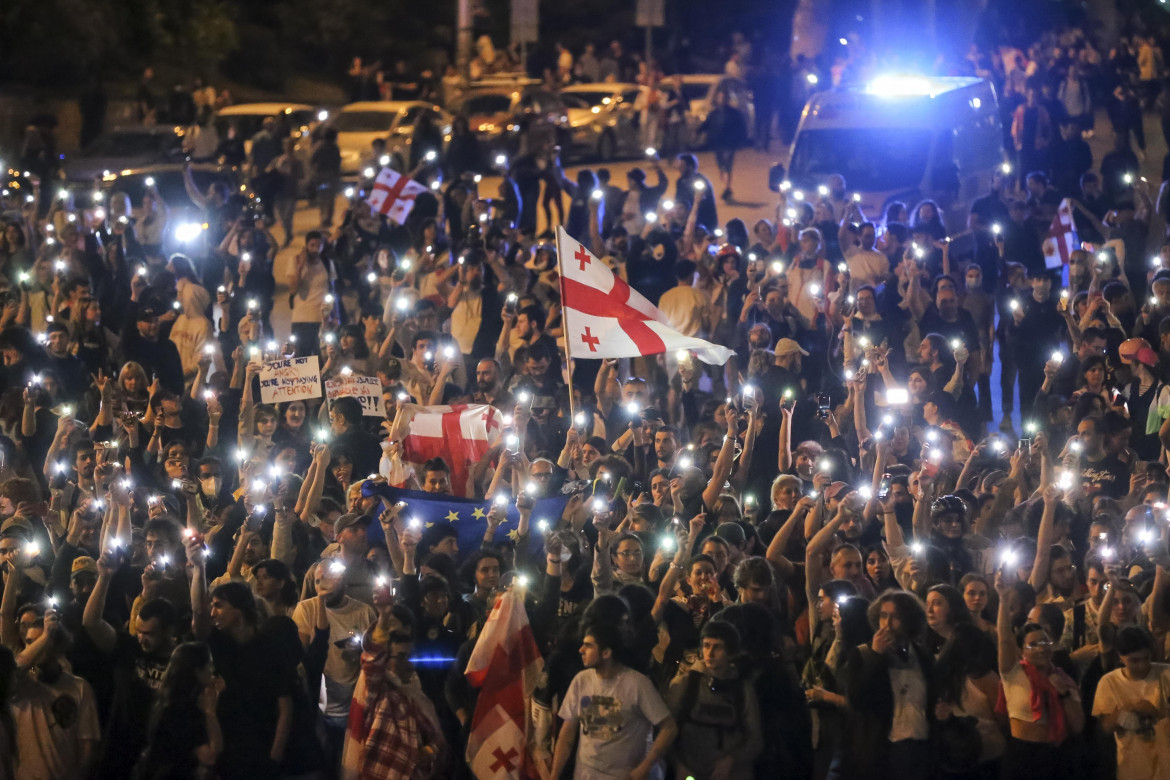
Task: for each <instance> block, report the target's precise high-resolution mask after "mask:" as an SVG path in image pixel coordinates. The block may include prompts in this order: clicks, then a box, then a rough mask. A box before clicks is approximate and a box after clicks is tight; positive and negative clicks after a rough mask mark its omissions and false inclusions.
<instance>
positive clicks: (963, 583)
mask: <svg viewBox="0 0 1170 780" xmlns="http://www.w3.org/2000/svg"><path fill="white" fill-rule="evenodd" d="M959 593H961V594H963V603H964V604H966V605H967V611H968V612H969V613H970V614H971V622H973V623H974V624H975V626H976V627H977V628H979V630H981V631H985V632H987V633H988V634H990V635H991V636H992V637H994V636H995V624H994V623H992V622H991V621H990V620H988V619H987V614H986V613H987V604H988V601H989V596H990V595H991V586H990V585H989V584H988V582H987V577H985V576H983V575H982V574H977V573H975V572H967V573H966V574H964V575H963V578H962V579H961V580H959Z"/></svg>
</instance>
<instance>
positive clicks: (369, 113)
mask: <svg viewBox="0 0 1170 780" xmlns="http://www.w3.org/2000/svg"><path fill="white" fill-rule="evenodd" d="M424 111H430V112H431V113H432V118H433V119H434V122H435V126H436V127H438V128H439V129H440V131H442V133H443V136H444V139H447V138H449V137H450V133H451V116H450V115H449V114H448V113H447V112H446V111H444V110H443V109H441V108H439V107H438V106H436V105H435V104H433V103H426V102H424V101H421V100H371V101H366V102H363V103H350V104H349V105H348V106H345V107H344V108H342V109H341V111H339V112H338V113H337V116H336V117H335V118H334V120H333V127H334V128H335V129H336V130H337V145H338V146H339V147H341V175H342V176H346V177H354V176H361V177H364V173H363V171H362V170H361V169H362V166H363V165H365V164H367V162H368V161H369V158H370V145H371V144H372V143H373V142H374V140H375V139H377V138H384V139H386V154H387V155H389V156H390V159H391V164H392V166H393V167H394V168H395V169H397V170H399V171H404V170H406V165H407V160H408V159H409V157H410V137H411V133H412V132H413V130H414V121H415V119H417V118H418V116H419V114H421V113H422V112H424ZM436 151H441V150H436Z"/></svg>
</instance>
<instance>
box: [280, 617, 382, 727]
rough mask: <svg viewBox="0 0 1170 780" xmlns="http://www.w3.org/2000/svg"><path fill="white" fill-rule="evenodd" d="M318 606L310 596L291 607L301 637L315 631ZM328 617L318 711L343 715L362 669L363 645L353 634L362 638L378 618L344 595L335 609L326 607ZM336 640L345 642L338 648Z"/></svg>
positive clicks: (347, 710) (347, 708)
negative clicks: (323, 671) (354, 638)
mask: <svg viewBox="0 0 1170 780" xmlns="http://www.w3.org/2000/svg"><path fill="white" fill-rule="evenodd" d="M320 608H321V602H320V601H319V600H318V599H309V600H308V601H302V602H301V603H299V604H297V606H296V609H294V610H293V615H292V618H293V622H294V623H296V624H297V631H299V632H300V633H301V635H302V636H304V635H308V636H309V637H310V638H312V636H313V635H314V634H315V633H316V631H317V628H316V627H317V610H318V609H320ZM325 612H326V614H327V615H328V617H329V655H328V656H327V657H326V658H325V675H324V677H323V679H322V684H321V687H322V689H323V690H322V693H323V696H324V701H323V703H322V705H321V710H322V711H323V712H324V713H325V715H326V716H327V717H335V716H344V715H345V714H346V713H348V712H349V702H350V700H351V699H353V689H354V686H355V685H357V679H358V673H359V672H361V658H362V648H361V645H360V644H358V643H357V642H354V641H350V640H351V639H352V638H353V637H357V638H359V639H360V638H361V635H362V634H363V633H364V632H365V630H366V629H367V628H369V627H370V624H371V623H373V622H374V620H375V619H376V618H377V616H378V615H377V613H376V612H374V608H373V607H371V606H370V605H368V604H363V603H362V602H360V601H356V600H355V599H351V598H349V597H348V596H346V598H345V601H343V602H342V603H341V605H340V606H339V607H338V608H337V609H326V610H325ZM338 642H344V645H343V646H342V647H338V646H337V643H338Z"/></svg>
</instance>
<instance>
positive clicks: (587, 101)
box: [561, 83, 642, 160]
mask: <svg viewBox="0 0 1170 780" xmlns="http://www.w3.org/2000/svg"><path fill="white" fill-rule="evenodd" d="M641 90H642V87H640V86H638V85H637V84H620V83H614V84H605V83H602V84H573V85H571V86H568V87H565V88H564V89H562V90H561V99H562V100H563V101H564V102H565V108H566V110H567V112H568V115H569V128H570V135H571V138H572V149H571V150H570V155H569V156H570V157H573V158H576V157H596V158H598V159H600V160H612V159H614V158H616V157H636V156H638V155H640V154H641V153H642V144H641V136H642V133H641V124H640V121H641V116H640V113H641V112H640V110H639V109H640V106H637V103H638V95H639V94H640V92H641Z"/></svg>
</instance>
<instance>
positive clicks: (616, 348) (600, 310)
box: [557, 227, 735, 365]
mask: <svg viewBox="0 0 1170 780" xmlns="http://www.w3.org/2000/svg"><path fill="white" fill-rule="evenodd" d="M557 257H558V258H559V260H560V264H561V305H562V307H563V311H564V321H565V344H566V346H567V352H568V355H569V357H571V358H625V357H638V356H640V355H656V354H658V353H660V352H667V351H669V350H689V351H691V352H693V353H694V354H695V357H697V358H698V359H699V360H702V361H703V362H704V363H711V364H713V365H722V364H724V363H726V362H727V359H728V358H729V357H731V356H732V355H733V354H735V353H734V352H732V351H731V350H730V349H727V348H726V347H721V346H719V345H718V344H712V343H711V342H709V341H704V340H702V339H696V338H692V337H690V336H684V335H683V334H681V333H679V332H678V331H677V330H675V329H674V328H672V327H670V325H669V324H668V323H667V319H666V316H665V315H663V313H662V312H660V311H659V310H658V307H657V306H655V305H654V304H652V303H650V301H648V300H646V299H645V298H643V297H642V296H641V295H640V294H639V293H638V292H637V291H636V290H633V289H631V287H630V285H628V284H626V283H625V282H624V281H622V280H621V279H620V278H618V277H617V276H615V275H614V273H613V271H611V270H609V268H608V267H607V266H606V265H605V263H603V262H601V261H600V260H598V259H597V258H596V257H595V256H594V255H593V254H592V253H590V252H589V250H588V249H586V248H585V246H584V245H583V244H582V243H581V242H580V241H577V240H576V239H574V238H572V237H571V236H569V234H568V233H566V232H565V229H564V228H563V227H558V228H557Z"/></svg>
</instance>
